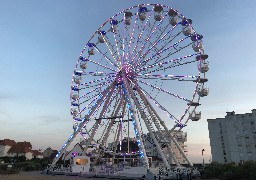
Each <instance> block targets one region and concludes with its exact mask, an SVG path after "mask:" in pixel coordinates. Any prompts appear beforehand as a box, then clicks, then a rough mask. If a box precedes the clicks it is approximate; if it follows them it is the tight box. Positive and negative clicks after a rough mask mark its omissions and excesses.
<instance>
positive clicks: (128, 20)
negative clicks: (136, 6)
mask: <svg viewBox="0 0 256 180" xmlns="http://www.w3.org/2000/svg"><path fill="white" fill-rule="evenodd" d="M131 17H132V13H131V12H125V20H124V23H125V25H131V22H132V19H131Z"/></svg>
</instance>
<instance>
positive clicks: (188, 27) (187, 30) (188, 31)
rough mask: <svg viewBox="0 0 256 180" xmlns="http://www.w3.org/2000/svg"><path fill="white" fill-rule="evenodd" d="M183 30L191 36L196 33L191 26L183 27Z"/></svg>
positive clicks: (186, 34)
mask: <svg viewBox="0 0 256 180" xmlns="http://www.w3.org/2000/svg"><path fill="white" fill-rule="evenodd" d="M182 32H183V34H184V35H185V36H189V35H191V34H193V33H194V31H193V28H192V27H191V26H184V27H182Z"/></svg>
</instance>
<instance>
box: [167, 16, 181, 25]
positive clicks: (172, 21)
mask: <svg viewBox="0 0 256 180" xmlns="http://www.w3.org/2000/svg"><path fill="white" fill-rule="evenodd" d="M169 22H170V24H171V25H172V26H175V25H176V24H177V23H178V22H179V17H178V16H175V17H171V18H170V20H169Z"/></svg>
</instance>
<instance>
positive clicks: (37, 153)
mask: <svg viewBox="0 0 256 180" xmlns="http://www.w3.org/2000/svg"><path fill="white" fill-rule="evenodd" d="M31 151H32V153H33V156H40V155H43V154H42V153H41V152H39V151H38V150H31Z"/></svg>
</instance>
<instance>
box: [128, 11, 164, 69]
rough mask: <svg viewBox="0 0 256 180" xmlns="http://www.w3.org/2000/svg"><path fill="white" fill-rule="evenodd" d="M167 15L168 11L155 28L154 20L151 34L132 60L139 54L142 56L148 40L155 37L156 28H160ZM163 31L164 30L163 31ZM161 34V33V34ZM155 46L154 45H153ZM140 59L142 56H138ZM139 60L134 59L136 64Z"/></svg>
mask: <svg viewBox="0 0 256 180" xmlns="http://www.w3.org/2000/svg"><path fill="white" fill-rule="evenodd" d="M166 15H167V13H166V14H165V15H164V16H162V17H163V18H162V19H161V20H160V22H159V23H158V24H157V25H156V27H155V28H154V26H155V22H156V21H155V22H154V25H153V26H152V27H151V28H150V32H151V34H150V35H149V36H148V37H147V38H146V39H145V43H144V44H143V45H142V47H141V48H140V50H139V51H138V52H137V53H136V54H135V56H134V58H133V59H132V61H133V60H134V59H135V58H136V57H137V55H139V56H140V57H141V53H142V52H143V50H144V48H145V47H146V44H147V42H150V39H151V37H153V34H154V33H155V32H156V30H159V26H160V25H161V24H162V22H163V21H164V19H165V17H166ZM148 26H149V25H148ZM168 26H169V24H168V25H167V26H166V28H167V27H168ZM153 28H154V30H153ZM166 28H165V29H166ZM162 33H163V32H162ZM162 33H161V34H162ZM160 36H161V35H160ZM153 47H154V46H153ZM137 59H138V60H139V59H140V58H137ZM138 60H136V61H134V63H135V64H136V63H137V61H138Z"/></svg>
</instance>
